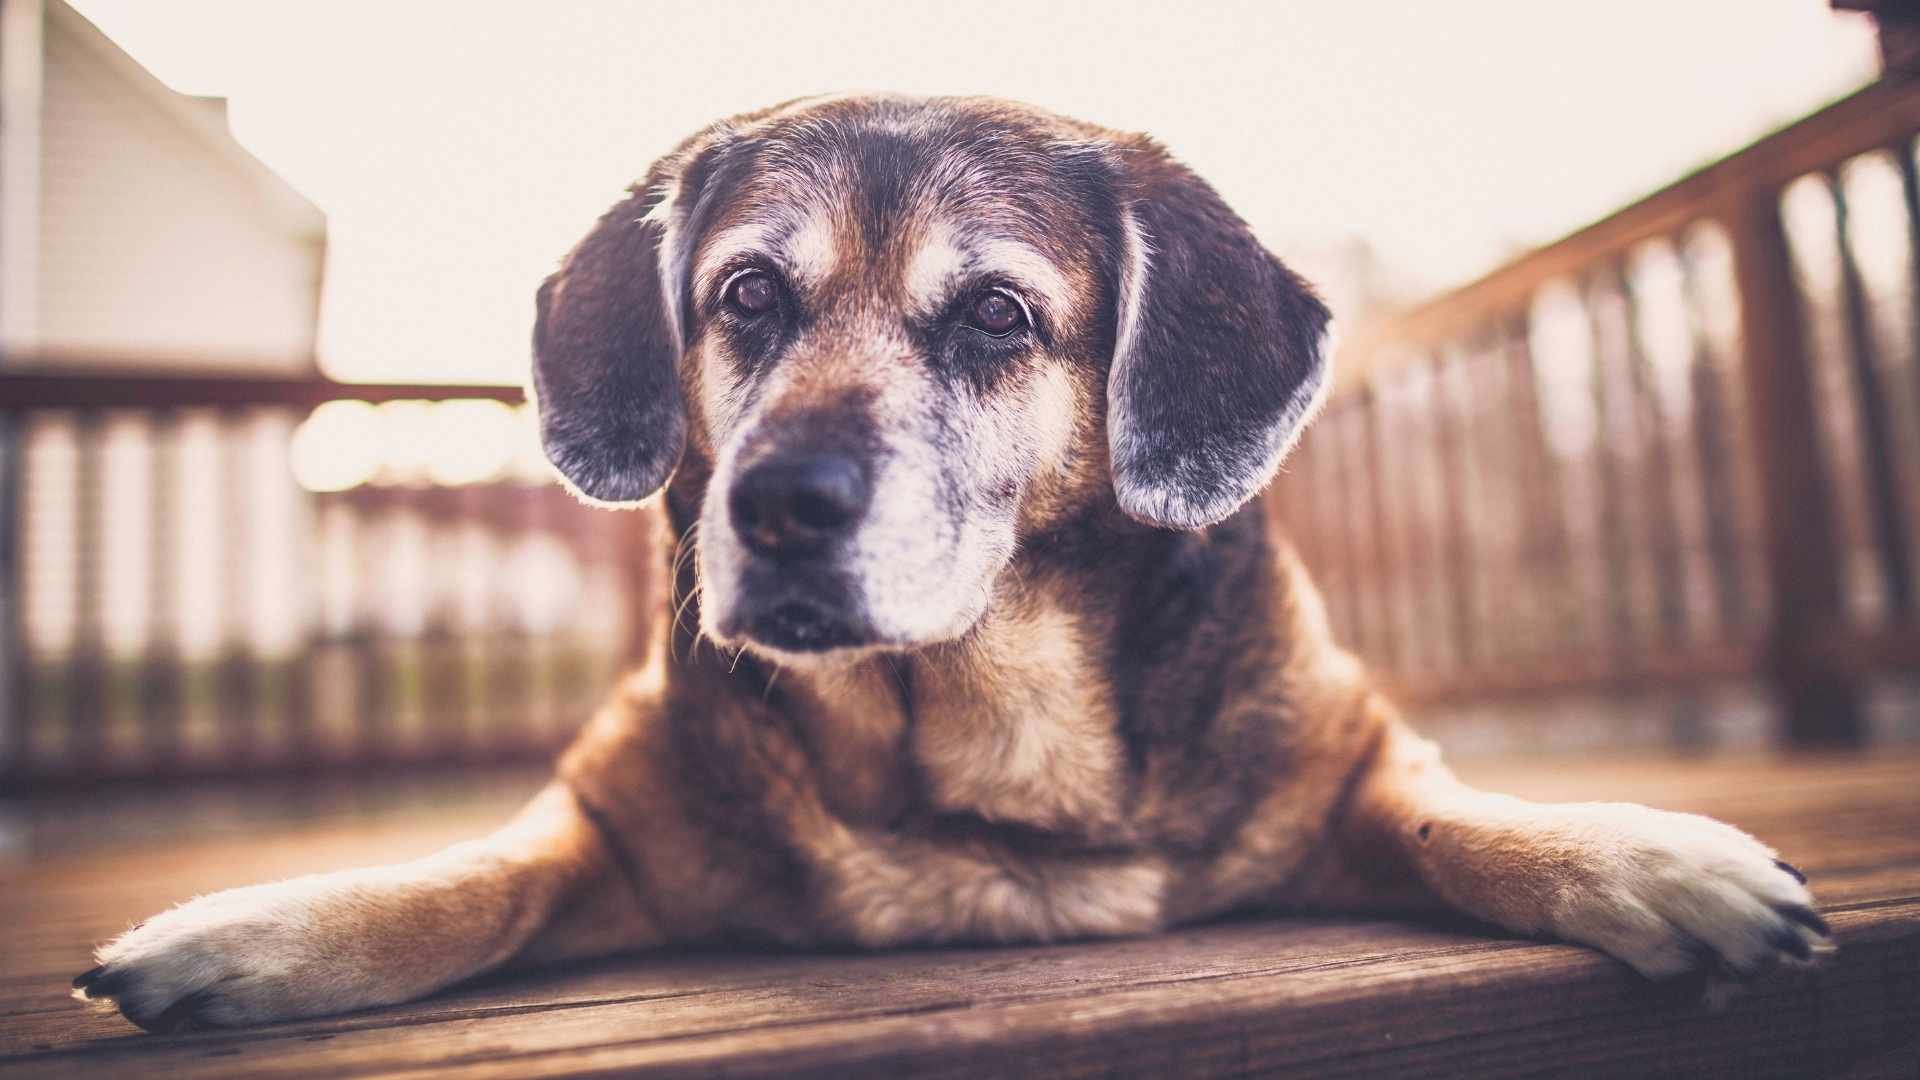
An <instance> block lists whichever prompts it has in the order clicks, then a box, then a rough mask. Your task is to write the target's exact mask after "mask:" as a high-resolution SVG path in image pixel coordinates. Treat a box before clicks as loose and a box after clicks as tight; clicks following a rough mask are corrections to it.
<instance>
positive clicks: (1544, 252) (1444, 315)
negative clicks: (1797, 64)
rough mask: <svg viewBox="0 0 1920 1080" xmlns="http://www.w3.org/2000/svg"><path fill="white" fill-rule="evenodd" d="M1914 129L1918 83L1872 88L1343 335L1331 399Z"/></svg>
mask: <svg viewBox="0 0 1920 1080" xmlns="http://www.w3.org/2000/svg"><path fill="white" fill-rule="evenodd" d="M1916 128H1920V80H1898V79H1889V80H1883V81H1880V82H1875V83H1872V84H1869V85H1868V86H1866V87H1864V88H1862V89H1860V90H1858V91H1856V92H1855V93H1853V94H1850V95H1848V96H1847V97H1844V98H1841V99H1840V100H1839V101H1836V102H1834V103H1833V104H1831V105H1829V106H1827V107H1826V108H1824V109H1821V110H1820V111H1819V112H1816V113H1813V114H1812V115H1810V116H1807V117H1806V118H1804V119H1801V120H1798V121H1796V122H1794V123H1792V124H1789V125H1788V126H1786V127H1784V128H1781V129H1780V130H1778V131H1776V132H1774V133H1772V134H1770V135H1767V136H1765V137H1763V138H1760V139H1758V140H1756V141H1754V142H1753V143H1751V144H1749V145H1748V146H1746V147H1745V148H1744V149H1741V150H1737V151H1735V152H1734V153H1732V154H1729V155H1728V156H1726V157H1724V158H1721V159H1720V160H1718V161H1716V162H1714V163H1712V164H1710V165H1707V166H1706V167H1704V168H1702V169H1700V170H1698V171H1696V172H1693V173H1690V174H1688V175H1687V176H1685V177H1683V178H1681V179H1680V180H1677V181H1675V182H1674V183H1672V184H1669V185H1667V186H1666V187H1664V188H1661V189H1660V190H1658V191H1656V192H1654V193H1653V194H1651V195H1648V196H1647V197H1646V198H1644V199H1641V200H1640V201H1638V202H1636V203H1633V204H1631V205H1629V206H1626V207H1623V208H1622V209H1620V210H1617V211H1615V212H1613V213H1611V214H1608V215H1607V216H1606V217H1604V218H1601V219H1600V220H1599V221H1596V222H1594V223H1592V224H1591V225H1587V226H1585V227H1584V228H1581V229H1579V230H1576V231H1575V232H1572V233H1570V234H1568V235H1567V236H1565V237H1562V238H1561V239H1559V240H1556V241H1554V242H1553V243H1550V244H1547V245H1545V246H1542V247H1538V248H1535V249H1533V250H1532V251H1530V252H1527V253H1526V254H1524V255H1521V256H1519V257H1518V258H1516V259H1514V260H1513V261H1511V262H1509V263H1507V264H1506V265H1504V266H1502V267H1500V268H1499V269H1497V270H1494V271H1493V272H1491V273H1489V274H1487V275H1485V276H1484V277H1481V278H1479V279H1477V280H1475V281H1472V282H1469V283H1468V284H1465V285H1462V286H1460V287H1458V288H1456V289H1452V290H1449V291H1447V292H1444V293H1442V294H1440V295H1439V296H1436V297H1433V298H1432V299H1430V300H1426V301H1424V302H1422V303H1419V304H1417V305H1415V306H1414V307H1412V308H1410V309H1408V310H1406V311H1403V312H1400V313H1397V314H1394V315H1389V316H1386V317H1384V318H1381V319H1379V320H1376V321H1374V322H1370V323H1366V324H1363V325H1361V326H1359V327H1357V328H1355V329H1353V330H1351V331H1348V332H1347V334H1346V336H1345V337H1344V338H1343V339H1342V348H1341V353H1340V357H1339V361H1338V363H1337V365H1336V370H1337V377H1336V384H1335V385H1336V391H1335V392H1336V393H1340V392H1345V391H1349V390H1351V389H1352V388H1354V387H1357V386H1360V385H1362V384H1364V383H1366V382H1367V381H1368V380H1370V379H1376V378H1380V377H1382V376H1385V375H1386V374H1388V372H1389V371H1390V369H1391V368H1392V367H1393V366H1394V365H1396V364H1400V363H1405V362H1407V351H1408V349H1409V348H1413V349H1417V348H1418V347H1420V346H1423V345H1432V344H1434V343H1437V342H1442V341H1447V340H1452V339H1457V338H1461V337H1465V336H1467V335H1470V334H1472V333H1474V332H1475V331H1476V330H1479V329H1481V328H1483V327H1485V326H1486V325H1488V324H1489V323H1491V322H1493V321H1494V320H1496V319H1498V318H1502V317H1505V316H1510V315H1513V314H1515V313H1516V312H1518V311H1519V310H1520V309H1521V308H1522V306H1523V305H1525V304H1526V302H1527V301H1528V299H1529V298H1530V297H1531V296H1532V294H1533V292H1534V291H1535V290H1537V289H1538V288H1540V286H1542V285H1544V284H1546V283H1547V282H1549V281H1552V280H1554V279H1556V278H1560V277H1564V276H1567V275H1571V274H1576V273H1578V272H1580V271H1581V270H1583V269H1585V268H1586V267H1589V266H1592V265H1593V264H1594V263H1596V262H1598V261H1600V260H1602V259H1604V258H1607V257H1609V256H1614V255H1619V254H1622V253H1624V252H1626V251H1628V250H1630V249H1631V248H1633V247H1634V246H1635V245H1637V244H1640V243H1643V242H1645V241H1647V240H1651V239H1655V238H1657V237H1660V236H1664V235H1668V234H1670V233H1672V232H1673V231H1674V230H1676V229H1678V228H1680V227H1682V226H1684V225H1687V224H1688V223H1690V222H1693V221H1696V220H1699V219H1701V218H1712V219H1716V220H1723V219H1725V218H1726V217H1728V216H1731V215H1734V214H1737V213H1738V212H1739V208H1740V204H1741V200H1742V199H1744V198H1746V197H1749V196H1750V195H1751V194H1752V193H1753V192H1755V191H1766V190H1777V189H1779V188H1781V187H1784V186H1786V185H1787V184H1789V183H1791V182H1792V181H1794V180H1795V179H1797V178H1798V177H1800V176H1803V175H1805V174H1807V173H1810V172H1818V171H1821V170H1823V169H1826V168H1828V167H1830V166H1831V165H1832V164H1833V163H1835V162H1838V161H1842V160H1845V159H1846V158H1849V157H1852V156H1854V155H1855V154H1860V153H1865V152H1868V151H1871V150H1877V149H1881V148H1884V147H1888V146H1891V145H1893V144H1895V143H1898V142H1899V141H1900V140H1902V139H1904V138H1906V137H1908V136H1910V135H1911V134H1912V133H1913V131H1914V130H1915V129H1916Z"/></svg>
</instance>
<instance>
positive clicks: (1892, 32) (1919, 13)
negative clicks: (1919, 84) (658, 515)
mask: <svg viewBox="0 0 1920 1080" xmlns="http://www.w3.org/2000/svg"><path fill="white" fill-rule="evenodd" d="M1832 2H1833V8H1834V10H1835V11H1861V12H1867V13H1869V14H1871V15H1872V16H1873V21H1874V26H1875V29H1877V30H1879V31H1880V70H1881V71H1882V72H1884V73H1885V74H1887V75H1889V76H1906V77H1909V78H1910V77H1913V76H1916V75H1920V2H1916V0H1832Z"/></svg>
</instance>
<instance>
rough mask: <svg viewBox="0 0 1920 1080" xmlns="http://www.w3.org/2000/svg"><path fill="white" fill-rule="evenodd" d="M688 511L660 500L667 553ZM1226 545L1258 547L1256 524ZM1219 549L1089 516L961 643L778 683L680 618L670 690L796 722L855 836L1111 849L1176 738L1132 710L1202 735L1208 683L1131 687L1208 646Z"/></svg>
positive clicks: (680, 535)
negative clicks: (1157, 759)
mask: <svg viewBox="0 0 1920 1080" xmlns="http://www.w3.org/2000/svg"><path fill="white" fill-rule="evenodd" d="M676 504H678V505H677V506H676ZM698 505H699V502H698V498H697V497H696V496H694V495H693V493H691V492H683V493H681V494H680V495H679V497H678V498H674V497H671V496H670V499H669V508H670V517H671V519H672V520H673V523H674V532H675V534H676V536H675V538H676V540H684V539H685V537H686V530H687V527H688V526H689V524H690V523H691V521H693V520H694V519H695V517H696V516H697V514H696V513H695V511H696V509H697V507H698ZM1253 513H1254V515H1255V516H1256V517H1257V511H1255V512H1253ZM1243 526H1244V523H1243ZM1230 531H1231V532H1232V533H1233V535H1234V536H1235V538H1237V539H1240V540H1242V541H1245V540H1246V539H1247V538H1249V537H1252V538H1254V539H1256V540H1257V541H1258V542H1259V544H1260V545H1261V546H1262V548H1263V545H1264V537H1263V534H1261V532H1260V530H1259V528H1258V526H1257V525H1255V527H1254V528H1253V529H1252V530H1251V531H1249V529H1247V528H1245V527H1235V528H1232V529H1231V530H1230ZM1242 546H1244V543H1243V544H1242ZM1219 547H1220V545H1218V544H1217V543H1216V542H1215V539H1214V538H1213V537H1211V536H1209V535H1208V534H1206V533H1191V534H1183V533H1171V532H1168V531H1165V530H1158V529H1151V528H1148V527H1146V526H1142V525H1139V524H1137V523H1134V522H1132V521H1130V520H1128V519H1126V518H1125V517H1124V516H1123V515H1121V514H1120V513H1119V511H1118V508H1117V507H1101V508H1097V509H1096V510H1095V511H1093V512H1092V513H1091V514H1089V515H1088V516H1086V517H1083V518H1081V519H1077V520H1076V521H1074V522H1073V523H1072V524H1071V525H1070V526H1067V527H1062V528H1059V529H1055V530H1052V531H1049V532H1047V533H1043V534H1040V535H1037V536H1032V537H1029V538H1027V540H1026V541H1025V542H1024V543H1023V544H1022V545H1021V548H1020V550H1019V552H1018V553H1017V554H1016V556H1015V557H1014V559H1013V560H1012V561H1011V562H1010V563H1009V565H1008V566H1007V567H1006V568H1005V569H1003V570H1002V571H1001V573H1000V575H999V576H998V578H997V579H996V580H995V584H994V590H993V597H992V601H991V602H990V604H989V605H988V608H987V611H986V613H985V614H984V615H983V616H982V617H981V618H980V620H979V621H978V622H977V623H976V624H975V625H974V626H973V628H972V629H970V630H969V631H968V632H967V633H966V634H965V635H964V636H962V637H961V638H960V639H958V640H955V641H952V642H946V643H942V644H938V645H933V646H928V647H925V648H921V649H917V650H913V651H911V652H905V653H894V654H880V655H871V656H868V657H864V658H861V659H858V660H854V661H849V662H847V663H843V664H832V665H822V666H820V667H796V668H780V669H777V670H776V669H775V668H774V667H773V665H771V664H769V663H767V662H764V661H761V660H758V659H757V658H755V657H753V656H752V655H751V654H747V655H746V656H744V657H735V656H733V655H732V654H731V653H728V654H727V655H725V656H721V655H718V654H717V653H716V651H715V650H714V649H713V648H712V647H711V646H702V645H701V644H700V643H699V642H698V641H697V640H696V637H697V635H695V634H694V633H693V631H692V630H691V627H693V626H697V625H698V613H697V611H689V612H685V613H682V615H681V617H680V618H679V620H678V621H677V625H676V626H675V627H673V628H672V632H673V633H674V634H676V636H677V637H678V639H679V640H678V641H677V642H676V647H675V649H674V653H675V656H676V657H677V659H676V660H675V661H674V663H673V666H674V667H675V668H676V669H678V670H676V672H675V677H681V678H693V679H699V680H702V681H707V682H711V683H713V684H714V689H715V691H716V692H720V693H725V694H731V695H738V696H740V697H742V698H744V699H750V700H751V701H753V702H755V703H758V705H759V706H760V707H763V708H769V709H772V710H774V711H775V712H776V713H777V714H778V716H779V717H780V718H781V719H782V720H784V721H785V722H787V723H790V724H792V725H793V727H794V729H795V730H796V732H797V733H798V734H799V736H800V737H801V738H802V739H803V740H804V742H805V743H806V745H807V748H808V752H809V756H810V757H811V759H812V760H813V762H814V765H815V767H816V769H818V771H819V773H820V774H821V779H822V793H823V795H824V796H825V797H826V798H827V800H828V801H829V803H830V804H831V805H832V806H833V808H834V809H835V811H836V812H838V813H839V814H841V815H842V816H843V817H845V818H846V819H847V820H849V821H850V822H856V823H860V824H863V825H874V826H880V825H886V824H889V823H892V822H896V821H899V820H901V819H903V818H905V817H907V816H910V815H964V816H971V817H976V818H979V819H983V820H985V821H989V822H993V823H996V824H1001V825H1015V826H1024V827H1029V828H1033V829H1038V830H1044V831H1046V832H1049V833H1056V834H1070V835H1074V836H1078V837H1081V838H1084V839H1088V840H1092V841H1096V842H1099V841H1105V840H1120V839H1123V838H1124V834H1125V829H1126V825H1125V822H1126V820H1127V817H1128V809H1129V805H1130V803H1131V801H1132V800H1133V796H1134V788H1135V786H1136V785H1135V783H1134V781H1135V779H1137V773H1138V772H1139V771H1140V769H1141V768H1142V767H1143V766H1144V764H1145V763H1144V760H1143V757H1144V754H1145V749H1144V744H1145V743H1149V742H1152V741H1154V740H1155V739H1156V737H1157V735H1158V736H1160V737H1169V738H1170V737H1171V733H1170V732H1167V731H1166V730H1165V728H1166V725H1167V724H1168V723H1169V719H1168V717H1167V716H1166V715H1156V716H1152V717H1148V716H1143V715H1140V713H1141V710H1143V709H1146V708H1151V709H1153V710H1154V711H1155V712H1156V714H1167V713H1179V714H1181V715H1182V716H1183V717H1186V718H1188V719H1190V720H1192V721H1193V722H1200V723H1204V722H1205V714H1206V713H1207V711H1208V703H1207V702H1205V701H1202V700H1200V698H1202V697H1205V696H1206V695H1208V694H1211V693H1217V691H1216V690H1214V689H1210V688H1208V687H1207V686H1206V685H1205V682H1206V680H1205V679H1204V678H1202V679H1198V680H1186V679H1181V680H1175V685H1186V684H1189V683H1191V684H1192V686H1193V689H1192V691H1191V693H1190V694H1188V695H1187V696H1191V697H1194V699H1195V700H1193V701H1184V700H1168V699H1166V698H1165V695H1164V693H1161V694H1158V695H1157V696H1156V700H1154V701H1153V702H1151V703H1150V704H1149V703H1147V702H1145V701H1143V700H1141V696H1140V694H1139V692H1138V687H1140V686H1142V685H1144V683H1145V681H1146V680H1145V672H1144V671H1143V670H1141V669H1140V667H1139V665H1141V664H1144V663H1150V662H1161V661H1165V662H1176V663H1177V662H1179V661H1178V658H1177V656H1176V654H1184V652H1185V646H1184V645H1179V646H1178V647H1176V648H1174V649H1173V650H1172V651H1169V648H1168V645H1169V641H1170V639H1173V638H1180V639H1183V640H1184V639H1185V638H1187V637H1188V636H1190V635H1191V634H1192V633H1194V632H1195V630H1196V627H1198V626H1199V624H1200V623H1202V622H1207V623H1210V624H1211V625H1209V626H1208V627H1207V628H1206V630H1207V632H1215V633H1217V632H1218V630H1219V621H1218V618H1216V616H1218V615H1220V614H1221V613H1219V612H1216V611H1213V610H1211V608H1213V607H1216V606H1217V605H1212V604H1210V603H1208V601H1207V600H1206V598H1207V597H1209V596H1211V595H1213V590H1210V589H1207V588H1200V589H1196V588H1195V587H1194V586H1195V581H1194V580H1193V578H1194V575H1195V574H1196V573H1199V574H1201V575H1203V576H1209V577H1217V576H1218V572H1217V569H1218V568H1217V567H1216V566H1214V565H1213V564H1215V563H1218V562H1219V561H1220V560H1219V559H1218V557H1217V555H1218V552H1217V551H1216V550H1215V549H1217V548H1219ZM1242 554H1244V552H1243V553H1242ZM680 562H681V566H682V569H681V580H680V581H679V582H678V584H677V587H676V595H677V596H679V597H681V598H685V597H687V596H689V595H694V593H693V581H692V576H691V575H692V571H691V569H690V568H688V567H687V566H686V565H685V564H688V563H691V562H692V560H691V559H685V560H680ZM1203 584H1204V583H1203ZM691 602H692V603H696V604H697V603H698V599H697V595H694V599H693V600H692V601H691ZM1123 634H1124V635H1126V637H1127V640H1121V635H1123ZM1203 674H1204V673H1203ZM1162 683H1163V685H1164V684H1165V680H1162ZM1175 722H1185V721H1175ZM1156 733H1157V735H1156Z"/></svg>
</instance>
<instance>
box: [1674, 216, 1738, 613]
mask: <svg viewBox="0 0 1920 1080" xmlns="http://www.w3.org/2000/svg"><path fill="white" fill-rule="evenodd" d="M1678 256H1679V260H1680V274H1681V290H1682V295H1683V296H1684V298H1685V303H1686V308H1687V313H1688V319H1687V328H1688V345H1689V349H1690V356H1689V358H1688V364H1687V369H1688V377H1689V379H1690V381H1691V385H1692V395H1691V396H1692V403H1693V444H1694V449H1695V452H1696V453H1697V454H1698V455H1699V469H1700V495H1701V499H1702V501H1703V504H1704V508H1703V511H1702V515H1701V517H1702V522H1701V524H1702V528H1703V529H1704V531H1705V533H1706V541H1707V563H1708V572H1709V573H1710V574H1711V575H1712V579H1713V580H1712V591H1713V597H1714V610H1715V613H1716V615H1717V622H1718V626H1717V627H1716V630H1717V634H1716V635H1715V636H1716V637H1717V639H1719V640H1722V641H1734V640H1739V639H1741V638H1743V637H1744V636H1746V634H1747V632H1748V630H1749V625H1748V624H1749V621H1750V620H1751V619H1752V617H1753V612H1752V607H1753V605H1752V602H1751V600H1750V598H1749V597H1748V595H1747V588H1746V576H1745V574H1744V573H1743V572H1742V568H1741V557H1742V556H1741V536H1740V533H1741V525H1742V523H1743V521H1744V515H1743V513H1742V508H1741V505H1740V480H1741V477H1740V463H1739V462H1738V461H1737V460H1736V459H1735V456H1734V455H1735V451H1734V447H1733V443H1732V433H1731V431H1730V426H1731V425H1730V412H1731V410H1730V408H1729V402H1728V401H1727V394H1728V389H1729V388H1728V387H1727V386H1726V385H1725V383H1724V382H1723V379H1724V374H1723V372H1722V364H1721V363H1720V361H1719V358H1718V357H1716V356H1715V355H1714V351H1713V348H1712V346H1711V344H1710V343H1709V341H1708V336H1707V331H1706V326H1705V318H1706V315H1705V313H1704V307H1705V300H1704V297H1703V295H1702V288H1701V282H1700V268H1699V267H1698V266H1697V265H1696V263H1695V260H1694V259H1693V258H1692V256H1691V253H1690V252H1688V251H1685V250H1681V251H1680V252H1678Z"/></svg>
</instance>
